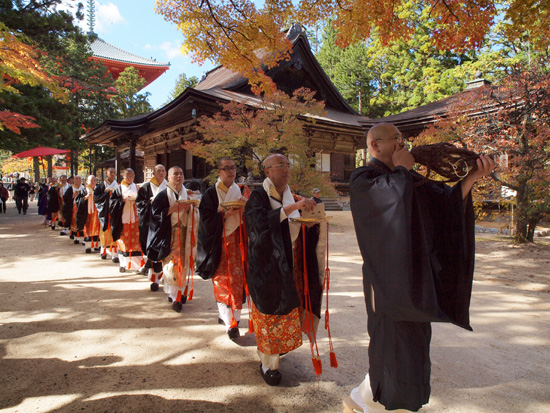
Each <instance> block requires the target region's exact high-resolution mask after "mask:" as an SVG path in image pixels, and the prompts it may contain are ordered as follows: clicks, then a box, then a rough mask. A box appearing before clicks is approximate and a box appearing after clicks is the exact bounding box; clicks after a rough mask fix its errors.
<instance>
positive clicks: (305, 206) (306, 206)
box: [298, 198, 317, 211]
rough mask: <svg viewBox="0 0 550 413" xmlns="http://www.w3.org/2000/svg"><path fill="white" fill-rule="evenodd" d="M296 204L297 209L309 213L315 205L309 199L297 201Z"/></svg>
mask: <svg viewBox="0 0 550 413" xmlns="http://www.w3.org/2000/svg"><path fill="white" fill-rule="evenodd" d="M298 204H299V206H298V209H305V210H306V211H311V210H312V209H313V208H315V205H317V204H316V203H315V201H314V200H313V199H311V198H302V199H301V200H300V201H298ZM300 204H301V205H300Z"/></svg>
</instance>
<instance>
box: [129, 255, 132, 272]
mask: <svg viewBox="0 0 550 413" xmlns="http://www.w3.org/2000/svg"><path fill="white" fill-rule="evenodd" d="M131 266H132V256H131V255H128V269H130V267H131Z"/></svg>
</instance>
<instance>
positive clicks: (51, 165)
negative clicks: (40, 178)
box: [46, 155, 53, 178]
mask: <svg viewBox="0 0 550 413" xmlns="http://www.w3.org/2000/svg"><path fill="white" fill-rule="evenodd" d="M46 159H47V160H48V175H47V176H48V178H51V177H52V176H53V157H52V156H51V155H49V156H46Z"/></svg>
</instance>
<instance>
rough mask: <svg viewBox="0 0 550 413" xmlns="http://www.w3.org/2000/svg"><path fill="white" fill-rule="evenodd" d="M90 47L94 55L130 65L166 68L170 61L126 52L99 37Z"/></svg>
mask: <svg viewBox="0 0 550 413" xmlns="http://www.w3.org/2000/svg"><path fill="white" fill-rule="evenodd" d="M91 48H92V52H93V54H94V57H100V58H103V59H108V60H115V61H118V62H124V63H129V64H130V65H144V66H158V67H166V68H168V67H169V66H170V63H161V62H157V61H156V60H155V59H147V58H145V57H141V56H138V55H137V54H134V53H130V52H127V51H126V50H123V49H121V48H120V47H116V46H114V45H112V44H111V43H107V42H106V41H105V40H103V39H100V38H99V37H98V38H97V39H95V40H94V42H93V43H92V45H91Z"/></svg>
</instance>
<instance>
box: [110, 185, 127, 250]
mask: <svg viewBox="0 0 550 413" xmlns="http://www.w3.org/2000/svg"><path fill="white" fill-rule="evenodd" d="M123 209H124V200H123V199H122V188H121V187H120V186H119V187H118V188H117V189H115V190H114V191H113V192H112V193H111V199H110V200H109V215H110V217H111V232H112V234H113V241H117V240H119V239H120V236H121V235H122V227H123V225H122V210H123Z"/></svg>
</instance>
